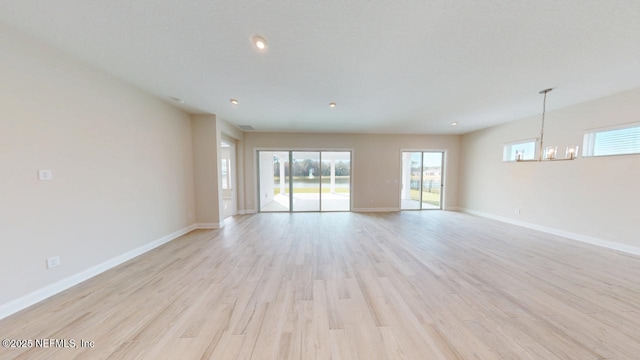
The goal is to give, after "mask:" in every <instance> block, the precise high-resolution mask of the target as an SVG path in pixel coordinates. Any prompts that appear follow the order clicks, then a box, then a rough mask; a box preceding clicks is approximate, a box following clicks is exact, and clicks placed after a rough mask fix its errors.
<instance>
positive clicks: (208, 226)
mask: <svg viewBox="0 0 640 360" xmlns="http://www.w3.org/2000/svg"><path fill="white" fill-rule="evenodd" d="M195 226H196V229H220V228H221V227H223V226H224V223H222V224H221V223H198V224H195Z"/></svg>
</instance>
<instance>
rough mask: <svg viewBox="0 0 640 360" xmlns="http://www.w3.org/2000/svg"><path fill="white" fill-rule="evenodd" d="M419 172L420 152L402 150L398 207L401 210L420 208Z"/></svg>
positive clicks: (420, 168)
mask: <svg viewBox="0 0 640 360" xmlns="http://www.w3.org/2000/svg"><path fill="white" fill-rule="evenodd" d="M421 172H422V152H403V153H402V188H401V190H400V208H401V209H402V210H420V204H421V199H420V190H421V185H422V182H421V177H420V174H421Z"/></svg>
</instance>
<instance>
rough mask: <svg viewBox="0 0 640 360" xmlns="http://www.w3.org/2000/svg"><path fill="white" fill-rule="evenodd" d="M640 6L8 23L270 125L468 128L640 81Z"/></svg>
mask: <svg viewBox="0 0 640 360" xmlns="http://www.w3.org/2000/svg"><path fill="white" fill-rule="evenodd" d="M639 19H640V1H638V0H627V1H623V0H607V1H602V0H598V1H588V0H564V1H558V0H553V1H549V0H537V1H528V0H514V1H504V0H483V1H477V0H467V1H460V0H442V1H433V0H425V1H418V0H415V1H382V0H353V1H344V0H327V1H300V0H286V1H282V0H279V1H275V0H271V1H248V0H233V1H213V0H189V1H177V0H135V1H134V0H102V1H87V0H56V1H51V0H15V1H10V0H2V1H0V22H4V23H5V24H7V25H9V26H11V27H13V28H16V29H18V30H20V31H23V32H26V33H28V34H31V35H32V36H34V37H36V38H39V39H41V40H43V41H45V42H47V43H49V44H51V45H53V46H55V47H58V48H60V49H62V50H63V51H65V52H67V53H69V54H71V55H72V56H74V57H76V58H78V59H81V60H83V61H86V62H87V63H90V64H92V65H94V66H96V67H98V68H100V69H103V70H105V71H106V72H109V73H111V74H114V75H115V76H117V77H119V78H122V79H124V80H125V81H128V82H130V83H132V84H134V85H136V86H138V87H140V88H142V89H145V90H147V91H149V92H150V93H152V94H155V95H157V96H160V97H162V98H164V99H167V98H168V97H171V96H173V97H178V98H182V99H184V100H185V104H183V105H179V106H181V107H182V108H184V109H185V110H187V111H190V112H192V113H214V114H217V115H218V116H219V117H221V118H223V119H225V120H227V121H229V122H231V123H233V124H236V125H244V124H247V125H252V126H253V127H254V128H255V129H256V130H262V131H312V132H358V133H439V134H443V133H452V134H455V133H464V132H469V131H472V130H476V129H480V128H484V127H487V126H491V125H495V124H499V123H504V122H508V121H512V120H516V119H518V118H522V117H525V116H529V115H534V114H538V113H539V112H540V111H541V101H542V99H541V97H540V95H538V90H540V89H543V88H547V87H556V88H557V90H555V91H554V92H553V93H551V94H550V95H549V100H548V107H549V109H557V108H560V107H564V106H568V105H571V104H575V103H579V102H583V101H587V100H590V99H593V98H597V97H601V96H605V95H609V94H612V93H615V92H619V91H623V90H627V89H631V88H636V87H639V86H640V20H639ZM256 34H260V35H262V36H264V37H265V38H266V39H267V41H268V43H269V48H268V51H267V52H266V53H259V52H257V51H255V49H254V48H253V47H252V45H251V42H250V39H251V37H252V36H253V35H256ZM230 98H235V99H238V100H239V101H240V103H239V104H238V105H236V106H233V105H231V104H230V103H229V99H230ZM168 101H169V100H168ZM333 101H335V102H336V103H337V107H336V108H335V109H331V108H329V106H328V104H329V102H333ZM454 121H455V122H459V123H460V125H459V126H458V127H452V126H450V125H449V124H450V123H451V122H454Z"/></svg>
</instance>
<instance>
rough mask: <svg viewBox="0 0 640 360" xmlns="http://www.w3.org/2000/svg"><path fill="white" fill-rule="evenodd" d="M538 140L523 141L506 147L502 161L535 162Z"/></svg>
mask: <svg viewBox="0 0 640 360" xmlns="http://www.w3.org/2000/svg"><path fill="white" fill-rule="evenodd" d="M536 143H537V140H536V139H531V140H523V141H518V142H513V143H508V144H505V145H504V154H503V156H502V161H516V160H534V159H535V157H536ZM518 155H520V158H518Z"/></svg>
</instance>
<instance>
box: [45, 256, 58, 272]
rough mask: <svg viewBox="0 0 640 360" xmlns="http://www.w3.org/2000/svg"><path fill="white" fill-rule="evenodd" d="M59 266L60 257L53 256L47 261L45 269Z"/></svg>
mask: <svg viewBox="0 0 640 360" xmlns="http://www.w3.org/2000/svg"><path fill="white" fill-rule="evenodd" d="M58 265H60V256H54V257H50V258H48V259H47V269H51V268H54V267H56V266H58Z"/></svg>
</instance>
